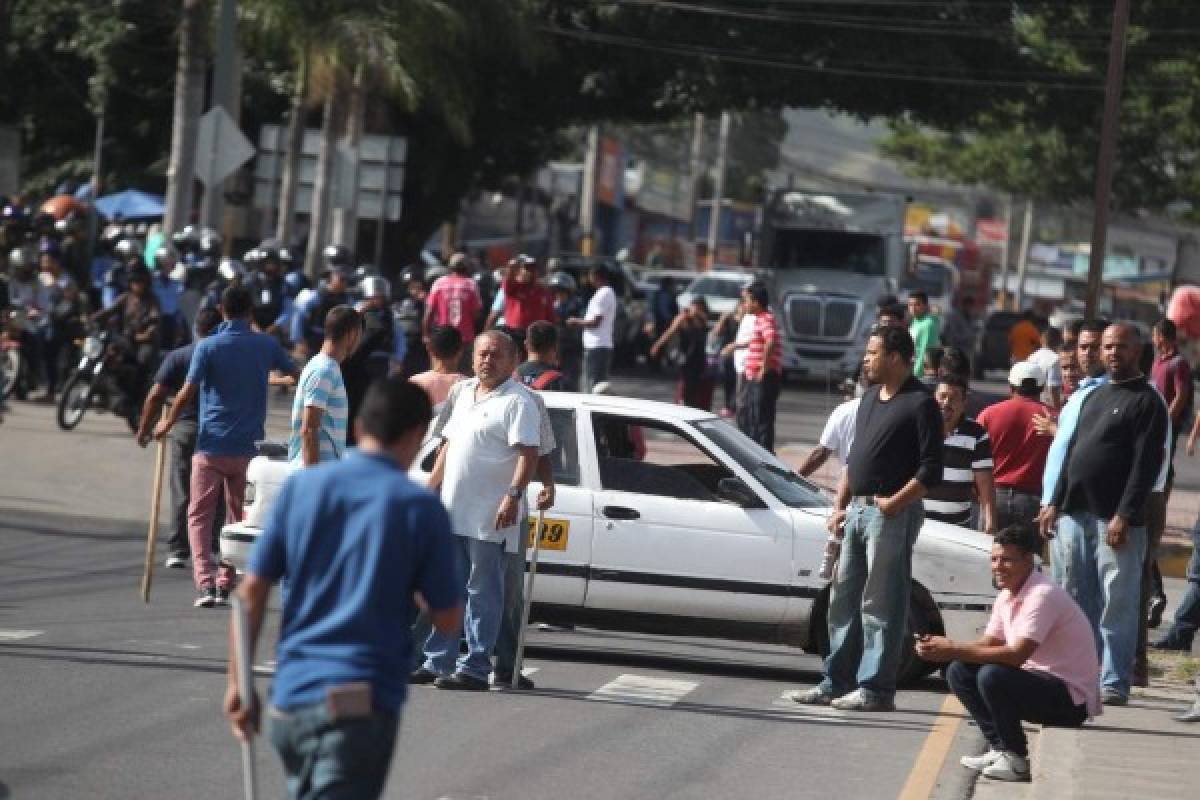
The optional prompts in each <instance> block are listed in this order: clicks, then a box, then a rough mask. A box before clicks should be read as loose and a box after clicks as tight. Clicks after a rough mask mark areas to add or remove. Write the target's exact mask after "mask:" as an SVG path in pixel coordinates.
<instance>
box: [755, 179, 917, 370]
mask: <svg viewBox="0 0 1200 800" xmlns="http://www.w3.org/2000/svg"><path fill="white" fill-rule="evenodd" d="M904 210H905V200H904V198H903V197H899V196H894V195H885V194H853V193H847V192H815V191H797V190H790V189H788V190H779V191H776V192H775V193H774V194H773V195H772V196H771V198H770V200H769V202H768V207H767V209H766V212H765V214H764V218H763V231H762V237H761V247H762V251H761V256H762V257H761V262H762V264H763V265H764V267H766V279H767V282H768V286H769V287H770V290H771V298H772V301H773V305H774V307H775V310H776V312H777V314H778V317H779V320H780V322H781V324H782V327H783V331H784V340H783V343H784V348H783V367H784V370H785V371H786V372H788V373H789V374H793V375H798V376H800V377H814V378H817V377H826V378H827V379H830V380H837V379H840V378H843V377H846V376H848V375H851V374H853V373H854V372H855V371H856V370H857V368H858V365H859V364H860V363H861V361H862V356H863V352H864V350H865V349H866V343H867V338H868V334H869V333H870V330H871V327H872V326H873V325H874V323H875V309H876V303H877V301H878V300H879V299H880V298H881V297H883V296H884V295H887V294H894V293H895V292H896V290H897V288H898V285H899V281H900V279H901V277H902V276H903V275H904V274H905V268H906V265H907V249H906V245H905V243H904Z"/></svg>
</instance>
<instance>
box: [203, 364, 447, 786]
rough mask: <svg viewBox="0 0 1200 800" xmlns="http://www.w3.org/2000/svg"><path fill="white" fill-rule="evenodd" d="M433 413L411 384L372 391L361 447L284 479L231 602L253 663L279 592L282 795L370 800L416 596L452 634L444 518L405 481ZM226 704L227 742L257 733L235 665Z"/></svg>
mask: <svg viewBox="0 0 1200 800" xmlns="http://www.w3.org/2000/svg"><path fill="white" fill-rule="evenodd" d="M431 413H432V409H431V407H430V402H429V397H428V395H426V394H425V392H424V391H423V390H422V389H420V388H419V387H417V386H415V385H413V384H411V383H409V382H408V381H405V380H403V379H401V378H388V379H386V380H381V381H379V382H377V383H376V384H374V385H373V386H372V387H371V388H370V390H369V391H368V392H367V396H366V399H365V400H364V401H363V407H362V410H361V412H360V413H359V416H358V419H357V420H356V422H355V426H356V433H357V437H358V449H357V450H355V451H353V452H352V453H351V454H350V455H349V456H347V457H346V458H344V459H342V460H340V461H334V462H329V463H323V464H320V465H318V466H316V467H311V468H309V469H305V470H300V471H297V472H294V473H292V475H291V476H290V477H289V478H288V480H287V482H286V483H284V485H283V488H282V489H281V490H280V494H279V497H278V498H277V500H276V502H275V505H274V507H273V508H272V511H271V516H270V520H269V521H268V523H267V525H266V527H265V528H264V529H263V533H262V536H261V537H260V538H259V541H258V545H257V547H256V548H255V550H254V554H253V555H252V556H251V559H250V564H249V567H248V569H247V574H246V577H245V580H244V581H243V583H242V586H241V588H240V589H239V590H238V591H239V592H240V593H241V594H240V596H241V598H242V601H243V603H244V605H245V608H246V615H247V631H248V634H249V637H248V638H249V642H250V652H249V655H250V657H251V658H253V652H254V646H255V643H256V641H257V639H258V636H259V633H260V631H261V630H262V623H263V618H264V616H265V615H266V609H267V598H268V595H269V594H270V591H271V587H272V585H274V584H275V583H276V582H277V581H280V580H283V579H286V580H287V583H288V592H287V594H286V597H285V599H284V601H283V615H282V619H281V621H280V632H279V644H278V646H277V648H276V660H277V663H278V666H277V668H276V672H275V681H274V684H273V685H272V688H271V706H270V709H269V711H268V716H269V719H270V729H269V734H270V737H271V741H272V743H273V744H274V746H275V748H276V750H277V751H278V752H279V756H280V758H281V760H282V761H283V768H284V771H285V773H286V775H287V783H288V787H287V788H288V796H290V797H334V796H336V797H355V798H368V797H378V796H379V795H380V794H381V793H382V792H383V787H384V781H385V779H386V778H387V771H388V765H389V763H390V761H391V757H392V750H393V747H394V745H395V739H396V729H397V725H398V722H399V712H400V707H401V705H402V704H403V703H404V699H405V695H406V693H407V689H408V685H407V684H408V670H407V669H406V668H405V667H406V665H407V664H408V662H409V659H410V658H411V655H410V653H411V648H412V641H411V638H410V636H409V626H410V625H411V624H412V621H413V618H414V616H415V615H416V610H417V609H416V605H415V603H414V601H413V595H414V593H416V592H419V593H420V596H421V597H422V598H423V599H424V604H425V605H426V606H427V607H428V608H429V612H430V617H431V619H432V621H433V624H434V626H435V627H436V628H437V629H438V630H439V631H441V632H443V633H445V634H447V635H451V636H453V635H454V634H455V633H456V632H457V631H458V629H459V624H460V622H461V620H462V606H461V601H462V585H463V583H462V581H463V578H462V577H461V576H460V575H459V570H458V565H457V563H456V561H455V555H454V545H453V542H452V538H453V537H452V535H451V532H450V519H449V516H448V515H447V513H446V509H445V508H444V507H443V506H442V504H441V502H440V501H439V500H438V498H437V496H436V495H434V494H433V493H432V492H430V491H429V490H427V489H424V488H422V487H420V486H417V485H416V484H414V483H413V482H412V481H410V480H409V478H408V477H407V475H406V474H405V473H406V471H407V470H408V467H409V465H410V464H411V463H412V459H413V457H414V456H415V455H416V453H417V450H418V449H419V448H420V446H421V440H422V438H423V437H424V435H425V429H426V428H427V427H428V425H429V419H430V416H431ZM224 705H225V713H226V716H227V717H228V719H229V720H230V723H231V725H232V727H233V732H234V735H235V736H237V737H239V738H242V739H246V738H248V737H250V736H251V735H253V733H254V731H256V730H257V729H258V722H259V713H258V701H257V698H253V701H252V702H250V703H243V702H242V699H241V697H240V694H239V692H238V676H237V667H236V661H235V660H234V659H233V658H232V657H231V658H230V662H229V683H228V688H227V689H226V693H225V704H224Z"/></svg>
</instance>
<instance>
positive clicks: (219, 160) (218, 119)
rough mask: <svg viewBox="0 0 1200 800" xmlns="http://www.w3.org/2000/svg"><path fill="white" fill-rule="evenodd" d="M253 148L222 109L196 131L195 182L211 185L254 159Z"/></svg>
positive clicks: (202, 120) (205, 118)
mask: <svg viewBox="0 0 1200 800" xmlns="http://www.w3.org/2000/svg"><path fill="white" fill-rule="evenodd" d="M254 153H255V150H254V145H253V144H251V142H250V140H249V139H247V138H246V137H245V136H244V135H243V134H242V131H241V129H240V128H238V126H237V123H236V122H234V121H233V118H232V117H230V116H229V113H228V112H226V111H225V109H224V108H223V107H221V106H213V107H212V108H210V109H209V110H208V113H207V114H205V115H204V116H203V117H201V118H200V125H199V128H198V130H197V131H196V179H197V180H199V181H200V182H201V183H203V184H204V185H205V186H212V185H213V184H215V183H220V182H221V181H223V180H225V179H226V178H228V177H229V176H230V175H232V174H233V173H234V172H235V171H236V170H237V168H238V167H240V166H241V165H242V164H245V163H246V162H247V161H249V160H250V159H251V158H253V157H254Z"/></svg>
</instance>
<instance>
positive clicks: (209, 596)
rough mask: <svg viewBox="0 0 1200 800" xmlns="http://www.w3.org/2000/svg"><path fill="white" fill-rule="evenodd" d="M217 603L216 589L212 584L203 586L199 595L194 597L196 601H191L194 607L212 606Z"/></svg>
mask: <svg viewBox="0 0 1200 800" xmlns="http://www.w3.org/2000/svg"><path fill="white" fill-rule="evenodd" d="M216 604H217V590H216V589H215V588H213V587H212V586H205V587H204V588H203V589H201V590H200V595H199V596H198V597H197V598H196V602H194V603H192V605H193V606H195V607H196V608H212V607H213V606H215V605H216Z"/></svg>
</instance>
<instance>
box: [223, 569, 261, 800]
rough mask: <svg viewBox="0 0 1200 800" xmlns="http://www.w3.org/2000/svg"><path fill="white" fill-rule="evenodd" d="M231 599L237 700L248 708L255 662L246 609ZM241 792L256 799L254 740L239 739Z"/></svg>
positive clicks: (238, 598) (252, 698) (252, 700)
mask: <svg viewBox="0 0 1200 800" xmlns="http://www.w3.org/2000/svg"><path fill="white" fill-rule="evenodd" d="M230 599H231V600H232V602H233V658H234V664H235V665H236V669H237V675H238V699H239V700H240V702H241V704H242V707H243V708H249V707H250V706H252V705H253V704H254V703H255V702H257V700H258V698H256V697H255V696H254V665H253V664H251V663H250V631H249V627H248V626H247V624H246V608H245V607H244V606H243V605H242V598H241V596H240V595H238V594H237V593H236V592H234V594H233V595H232V596H231V598H230ZM241 743H242V791H243V793H244V794H245V796H246V800H255V796H256V795H257V794H258V773H257V771H256V769H255V762H254V740H253V739H242V740H241Z"/></svg>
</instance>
